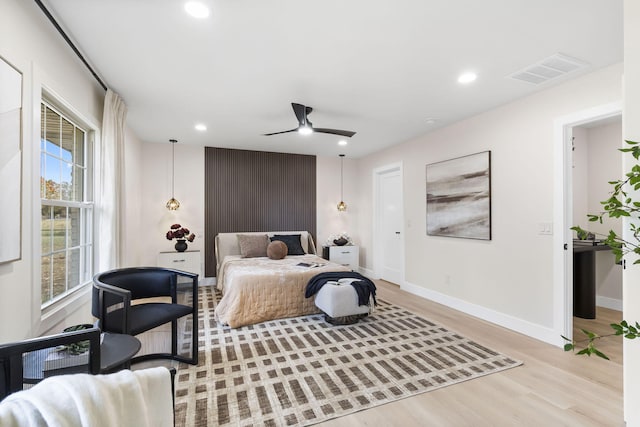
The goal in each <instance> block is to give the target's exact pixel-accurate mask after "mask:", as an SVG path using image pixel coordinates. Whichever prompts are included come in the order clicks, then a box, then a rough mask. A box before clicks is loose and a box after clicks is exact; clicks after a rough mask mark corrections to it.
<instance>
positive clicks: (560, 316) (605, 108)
mask: <svg viewBox="0 0 640 427" xmlns="http://www.w3.org/2000/svg"><path fill="white" fill-rule="evenodd" d="M621 115H622V101H618V102H612V103H610V104H605V105H600V106H597V107H593V108H589V109H586V110H582V111H578V112H575V113H572V114H569V115H566V116H562V117H559V118H557V119H556V120H555V121H554V138H553V139H554V147H553V150H554V195H553V229H554V230H555V232H554V233H553V328H554V330H556V331H557V332H558V333H559V335H564V336H565V337H567V338H569V339H572V338H573V232H572V231H571V230H570V228H571V227H572V226H573V225H574V224H573V153H572V141H571V137H572V129H573V127H575V126H580V125H583V124H586V123H590V122H594V121H597V120H601V119H606V118H609V117H613V116H621ZM621 155H622V154H621ZM621 173H622V171H621ZM565 245H566V249H565ZM558 338H559V337H558ZM563 343H564V341H563V340H562V341H561V340H559V341H558V344H559V345H562V344H563Z"/></svg>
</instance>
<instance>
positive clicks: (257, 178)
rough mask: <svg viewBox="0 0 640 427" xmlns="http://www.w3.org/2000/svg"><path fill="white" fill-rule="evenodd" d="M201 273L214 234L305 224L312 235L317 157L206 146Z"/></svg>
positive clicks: (212, 267) (210, 259) (209, 272)
mask: <svg viewBox="0 0 640 427" xmlns="http://www.w3.org/2000/svg"><path fill="white" fill-rule="evenodd" d="M204 170H205V197H204V202H205V224H204V231H205V238H206V242H205V248H204V251H205V276H207V277H210V276H215V274H216V260H215V250H214V238H215V236H216V234H218V233H223V232H238V231H284V230H307V231H309V232H310V233H311V234H312V235H313V238H314V240H315V236H316V157H315V156H306V155H301V154H284V153H267V152H261V151H247V150H230V149H225V148H212V147H206V148H205V167H204Z"/></svg>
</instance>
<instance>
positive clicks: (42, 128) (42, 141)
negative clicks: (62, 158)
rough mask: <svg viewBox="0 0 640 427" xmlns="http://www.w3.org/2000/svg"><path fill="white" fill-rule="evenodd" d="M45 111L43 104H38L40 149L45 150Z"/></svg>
mask: <svg viewBox="0 0 640 427" xmlns="http://www.w3.org/2000/svg"><path fill="white" fill-rule="evenodd" d="M46 117H47V116H46V112H45V107H44V104H40V151H45V149H46V142H45V140H46V138H45V136H44V134H45V130H46V128H47V127H46V120H45V118H46Z"/></svg>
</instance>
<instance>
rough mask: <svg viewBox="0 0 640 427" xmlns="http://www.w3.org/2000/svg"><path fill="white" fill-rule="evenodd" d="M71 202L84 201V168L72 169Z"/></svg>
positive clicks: (76, 167) (75, 167)
mask: <svg viewBox="0 0 640 427" xmlns="http://www.w3.org/2000/svg"><path fill="white" fill-rule="evenodd" d="M72 197H73V200H76V201H79V202H80V201H82V200H84V168H81V167H79V166H74V167H73V194H72Z"/></svg>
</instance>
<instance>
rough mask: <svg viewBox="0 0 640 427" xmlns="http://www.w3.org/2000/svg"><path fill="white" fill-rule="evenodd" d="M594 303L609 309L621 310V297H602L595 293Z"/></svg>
mask: <svg viewBox="0 0 640 427" xmlns="http://www.w3.org/2000/svg"><path fill="white" fill-rule="evenodd" d="M596 305H597V306H598V307H604V308H609V309H611V310H617V311H622V300H621V299H615V298H609V297H602V296H600V295H596Z"/></svg>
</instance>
